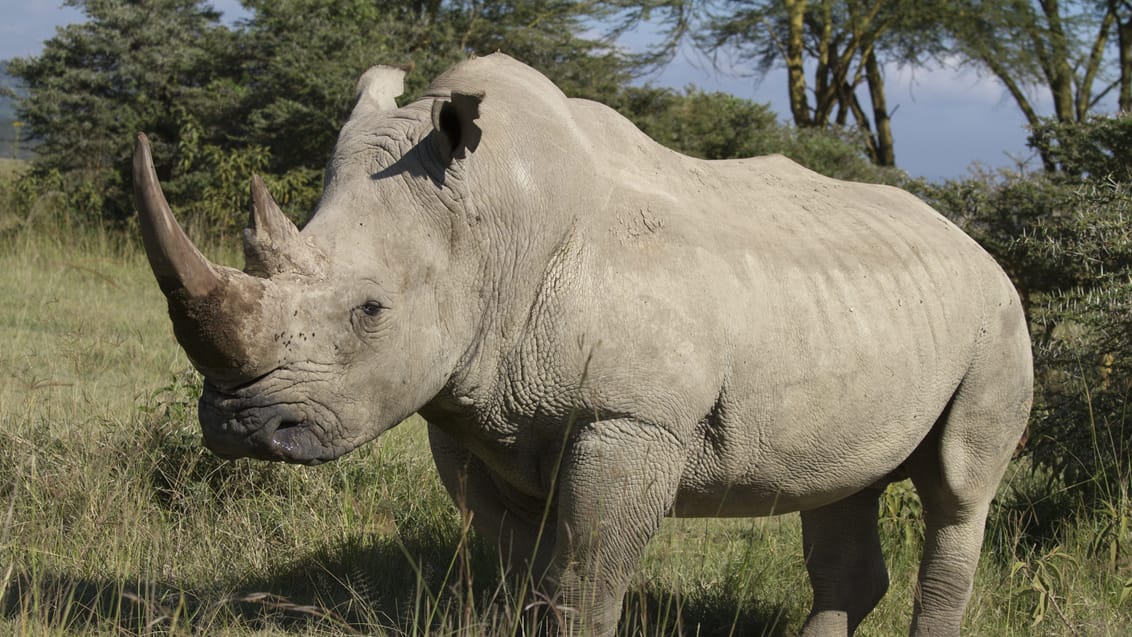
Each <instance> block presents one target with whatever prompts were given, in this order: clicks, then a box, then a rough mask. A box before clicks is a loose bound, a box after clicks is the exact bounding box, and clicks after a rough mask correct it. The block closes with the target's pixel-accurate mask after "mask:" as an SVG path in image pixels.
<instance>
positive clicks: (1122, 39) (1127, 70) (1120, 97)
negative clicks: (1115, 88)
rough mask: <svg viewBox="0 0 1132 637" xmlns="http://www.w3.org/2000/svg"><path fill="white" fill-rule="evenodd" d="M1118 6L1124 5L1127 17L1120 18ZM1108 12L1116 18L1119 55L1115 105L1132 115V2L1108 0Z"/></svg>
mask: <svg viewBox="0 0 1132 637" xmlns="http://www.w3.org/2000/svg"><path fill="white" fill-rule="evenodd" d="M1118 4H1122V5H1124V8H1125V9H1126V10H1127V12H1128V15H1127V16H1126V17H1125V18H1124V19H1121V18H1120V14H1119V13H1118V6H1117V5H1118ZM1108 6H1109V10H1110V11H1112V13H1113V14H1114V15H1116V16H1117V19H1116V47H1117V50H1118V51H1119V53H1120V92H1119V93H1118V94H1117V101H1116V105H1117V108H1118V109H1120V111H1121V112H1122V113H1132V2H1117V0H1109V2H1108Z"/></svg>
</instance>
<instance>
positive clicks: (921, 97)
mask: <svg viewBox="0 0 1132 637" xmlns="http://www.w3.org/2000/svg"><path fill="white" fill-rule="evenodd" d="M212 5H213V7H215V8H216V9H217V10H218V11H220V12H221V13H222V14H223V15H224V19H225V20H226V21H233V20H235V19H237V18H239V17H242V16H246V13H245V12H244V11H243V9H242V8H241V7H240V4H239V2H238V1H237V0H214V1H213V2H212ZM82 19H83V16H82V13H81V12H80V11H78V10H76V9H74V8H71V7H65V6H63V3H62V0H0V60H6V59H9V58H12V57H22V56H28V55H36V54H37V53H39V51H40V50H41V49H42V45H43V41H44V40H47V39H49V38H51V37H52V36H54V34H55V28H56V27H57V26H60V25H64V24H68V23H73V22H81V21H82ZM630 41H631V38H630ZM360 71H361V69H359V72H360ZM885 78H886V80H885V87H886V90H887V94H888V102H889V108H890V109H891V110H892V111H893V115H892V129H893V138H894V139H895V143H896V163H897V165H898V166H899V167H900V168H902V169H904V170H905V171H907V172H908V173H909V174H911V175H913V176H916V177H926V178H928V179H931V180H935V181H938V180H942V179H952V178H961V177H963V176H965V175H967V174H968V173H969V171H970V169H971V166H972V165H973V164H975V163H978V164H980V165H982V166H984V167H987V168H1015V167H1017V165H1018V162H1020V161H1025V160H1029V162H1030V164H1029V165H1030V166H1031V167H1033V166H1034V159H1033V153H1032V152H1031V151H1029V149H1027V148H1026V129H1025V119H1024V118H1023V117H1022V115H1021V113H1020V112H1019V111H1018V109H1017V107H1016V106H1015V105H1014V102H1013V100H1012V99H1011V98H1010V97H1009V95H1008V94H1007V93H1006V91H1005V90H1004V89H1003V88H1002V87H1001V86H1000V85H999V84H998V83H997V82H996V81H994V80H993V79H991V78H987V77H980V76H979V75H978V74H976V73H975V72H973V71H972V70H970V69H966V70H965V69H957V68H930V69H926V68H917V69H910V68H896V67H890V68H887V69H885ZM645 79H646V81H649V82H651V83H652V84H655V85H659V86H671V87H675V88H684V87H686V86H688V85H695V86H697V87H699V88H701V89H703V90H707V91H724V92H727V93H731V94H734V95H736V96H738V97H742V98H746V99H750V100H754V101H756V102H765V103H769V104H770V105H771V106H772V107H773V108H774V110H775V111H776V112H777V113H778V114H779V117H780V118H781V119H782V120H783V121H787V120H788V119H789V105H788V102H787V96H786V77H785V73H784V72H772V73H770V74H768V75H767V76H765V77H763V78H761V79H759V78H751V77H737V76H734V75H728V74H725V73H721V72H718V71H715V70H713V69H712V67H711V64H710V63H709V62H707V61H704V60H701V59H698V56H697V55H696V54H695V53H694V52H691V51H684V52H682V53H681V54H680V55H678V56H677V57H676V59H675V60H673V62H672V63H671V64H669V65H668V67H666V68H665V69H664V70H663V71H661V72H660V73H658V74H656V75H653V76H650V77H648V78H645ZM1036 103H1037V105H1038V109H1039V111H1040V112H1046V113H1048V111H1049V100H1048V99H1037V100H1036Z"/></svg>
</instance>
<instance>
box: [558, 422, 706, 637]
mask: <svg viewBox="0 0 1132 637" xmlns="http://www.w3.org/2000/svg"><path fill="white" fill-rule="evenodd" d="M683 462H684V452H683V449H682V446H681V445H680V444H679V442H678V441H677V440H676V439H675V437H674V436H673V435H672V434H671V433H669V432H668V431H666V430H664V429H662V428H660V427H655V426H648V425H643V424H641V423H638V422H634V421H629V420H615V421H599V422H595V423H593V424H591V425H589V426H587V427H586V428H585V429H584V430H583V431H580V432H579V433H578V435H577V436H575V438H574V439H573V441H572V442H571V445H570V447H569V449H568V451H567V453H566V454H565V457H564V459H563V465H562V469H561V471H560V472H559V480H560V484H559V486H558V498H559V500H558V528H557V537H556V542H555V553H554V563H553V565H552V567H551V579H552V582H553V583H556V584H557V585H558V591H557V592H558V595H557V600H558V603H559V605H560V608H561V609H562V611H563V615H564V616H565V618H566V624H567V625H566V626H564V627H563V629H564V630H563V633H564V634H569V635H577V634H583V635H595V636H599V637H605V636H608V635H613V634H614V632H615V630H616V628H617V622H618V620H619V619H620V617H621V605H622V601H623V598H624V596H625V591H626V589H627V588H628V585H629V581H630V579H631V577H632V574H633V571H634V570H635V568H636V566H637V563H638V561H639V559H640V556H641V553H642V552H643V550H644V548H645V544H647V543H648V541H649V539H650V538H651V537H652V536H653V534H654V533H655V532H656V530H657V529H658V528H659V526H660V522H661V520H662V519H663V517H664V515H665V514H666V513H667V512H668V510H669V509H670V508H671V507H672V504H673V502H674V500H675V498H676V491H677V488H678V486H679V482H680V476H681V473H682V470H683Z"/></svg>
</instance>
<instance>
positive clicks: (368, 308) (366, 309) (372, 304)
mask: <svg viewBox="0 0 1132 637" xmlns="http://www.w3.org/2000/svg"><path fill="white" fill-rule="evenodd" d="M384 309H385V308H384V307H382V306H381V304H380V303H378V302H377V301H366V302H365V303H363V304H362V312H363V313H364V314H365V315H366V316H377V315H378V314H381V311H382V310H384Z"/></svg>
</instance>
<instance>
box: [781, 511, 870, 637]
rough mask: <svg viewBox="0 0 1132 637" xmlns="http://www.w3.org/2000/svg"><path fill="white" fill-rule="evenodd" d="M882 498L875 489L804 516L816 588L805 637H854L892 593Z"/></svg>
mask: <svg viewBox="0 0 1132 637" xmlns="http://www.w3.org/2000/svg"><path fill="white" fill-rule="evenodd" d="M880 494H881V491H880V490H879V489H875V488H869V489H865V490H864V491H860V492H858V493H856V494H854V495H851V496H849V497H848V498H845V499H844V500H839V501H837V502H834V503H832V504H828V505H826V506H824V507H821V508H819V509H814V510H812V511H803V512H802V545H803V551H804V554H805V556H806V570H807V571H808V572H809V574H810V583H811V584H812V585H813V588H814V605H813V609H812V610H811V611H810V616H809V618H807V619H806V624H805V626H804V627H803V628H802V635H803V636H804V637H834V636H836V637H845V636H846V635H852V634H853V632H854V631H855V630H857V625H858V624H860V623H861V620H862V619H864V618H865V616H866V615H868V614H869V612H870V611H872V609H873V607H875V606H876V604H877V602H879V601H880V599H881V598H882V597H884V594H885V592H887V591H888V570H887V569H886V568H885V565H884V556H883V555H882V554H881V548H880V537H879V535H878V534H877V507H878V502H877V500H878V497H879V496H880Z"/></svg>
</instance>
